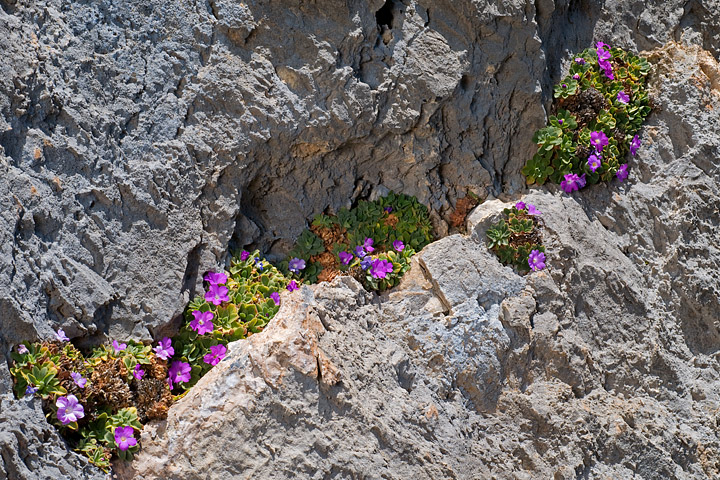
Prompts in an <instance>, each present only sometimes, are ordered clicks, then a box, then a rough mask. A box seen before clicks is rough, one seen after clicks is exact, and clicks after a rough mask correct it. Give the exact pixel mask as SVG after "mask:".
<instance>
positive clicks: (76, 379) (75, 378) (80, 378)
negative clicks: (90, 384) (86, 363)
mask: <svg viewBox="0 0 720 480" xmlns="http://www.w3.org/2000/svg"><path fill="white" fill-rule="evenodd" d="M70 376H71V377H72V379H73V382H75V385H77V386H78V387H80V388H85V384H86V383H87V378H83V376H82V375H80V374H79V373H77V372H72V373H71V374H70Z"/></svg>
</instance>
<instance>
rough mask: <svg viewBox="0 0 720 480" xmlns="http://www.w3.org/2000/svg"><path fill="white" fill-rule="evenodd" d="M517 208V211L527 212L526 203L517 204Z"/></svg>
mask: <svg viewBox="0 0 720 480" xmlns="http://www.w3.org/2000/svg"><path fill="white" fill-rule="evenodd" d="M515 208H516V209H517V210H525V202H517V203H516V204H515Z"/></svg>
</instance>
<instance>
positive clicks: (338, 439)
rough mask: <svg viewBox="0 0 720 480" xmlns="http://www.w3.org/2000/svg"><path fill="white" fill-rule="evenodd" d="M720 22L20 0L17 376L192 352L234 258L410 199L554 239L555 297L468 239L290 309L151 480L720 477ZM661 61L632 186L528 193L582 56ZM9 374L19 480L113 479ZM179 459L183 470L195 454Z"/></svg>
mask: <svg viewBox="0 0 720 480" xmlns="http://www.w3.org/2000/svg"><path fill="white" fill-rule="evenodd" d="M719 25H720V4H718V2H717V1H706V2H700V1H690V2H679V1H673V2H662V3H661V4H658V5H654V6H653V5H646V2H639V1H638V2H634V1H606V2H589V1H578V2H562V1H558V2H555V1H552V0H541V1H536V2H519V1H515V2H512V1H507V2H500V3H493V4H490V3H487V2H477V1H469V0H467V1H465V0H463V1H435V2H423V1H414V0H406V1H404V2H400V1H392V0H389V1H387V2H385V3H383V2H382V1H370V2H338V1H331V2H321V3H320V2H312V1H308V2H305V1H301V2H295V3H293V2H285V1H272V2H264V1H258V2H247V3H240V2H233V1H229V0H214V1H209V2H173V3H165V2H111V1H100V2H87V3H86V2H61V1H44V2H25V1H23V0H17V1H8V0H0V51H2V53H3V61H2V62H0V169H1V170H2V172H3V174H2V180H0V205H2V209H1V210H0V212H2V218H3V220H2V222H0V239H1V241H0V248H1V250H0V266H1V268H0V286H2V287H3V288H2V289H1V290H0V332H1V333H0V349H1V350H2V352H3V354H5V355H7V353H8V352H9V350H10V348H11V346H12V345H14V344H16V343H17V342H19V341H22V340H34V339H37V338H48V337H50V336H51V334H52V330H53V329H56V328H58V327H60V326H61V327H63V328H64V329H65V331H66V332H67V333H68V334H69V335H70V336H71V337H77V342H78V343H79V344H80V345H83V344H84V345H90V344H94V343H97V342H102V341H106V340H107V339H108V338H124V337H125V338H126V337H133V338H137V339H145V340H149V339H150V338H151V337H153V336H154V337H158V336H159V335H160V334H163V333H165V332H168V331H172V329H173V327H174V326H177V320H178V316H179V313H180V312H181V311H182V309H183V308H184V306H185V304H186V303H187V300H188V299H189V298H190V296H192V295H194V294H195V293H197V291H198V289H199V286H200V280H201V275H202V273H203V272H204V271H206V270H208V269H210V268H213V267H216V266H218V265H222V263H223V262H224V260H225V258H226V255H227V251H228V248H229V247H233V246H247V245H252V246H257V247H261V248H263V249H264V250H266V251H268V252H269V253H270V255H271V257H272V256H273V255H277V256H281V255H282V254H283V253H284V252H285V251H286V250H287V249H288V247H289V246H290V244H291V241H292V239H293V237H294V236H295V235H297V234H298V233H299V232H300V230H301V229H302V228H303V227H304V225H305V222H306V221H307V219H308V218H309V217H310V216H311V215H313V214H314V213H318V212H321V211H324V210H326V209H329V210H334V209H337V208H339V207H341V206H346V205H349V204H350V203H352V202H353V201H355V200H357V199H359V198H366V197H372V196H373V195H377V194H379V193H382V192H384V191H385V189H393V190H396V191H402V192H404V193H408V194H411V195H415V196H417V197H418V198H419V199H420V200H421V201H422V202H423V203H425V204H427V205H428V206H430V207H431V209H432V210H433V211H434V212H435V224H436V229H437V231H438V233H440V234H444V233H447V225H446V223H445V220H444V219H445V218H446V216H447V213H448V212H449V210H450V209H451V207H452V205H453V204H454V203H455V201H456V200H457V199H458V198H459V197H462V196H463V195H465V193H466V192H467V191H473V192H475V193H477V194H479V195H480V196H481V197H482V198H485V197H486V196H488V195H490V196H494V197H500V198H502V199H504V200H509V199H510V198H513V199H515V198H518V199H519V198H521V197H520V196H521V195H523V196H524V197H523V198H525V197H527V199H528V200H529V201H531V202H533V203H535V204H536V205H538V208H539V209H540V210H541V211H542V212H543V214H544V217H543V218H544V219H545V223H546V233H545V238H546V246H547V250H548V258H549V262H548V263H549V268H548V270H547V271H546V272H544V273H539V274H532V275H529V276H526V277H520V276H517V275H516V274H514V273H513V272H512V271H510V270H508V269H506V268H503V267H501V266H500V265H499V264H498V263H497V261H496V260H495V258H494V257H493V256H491V255H490V254H489V253H488V252H487V251H486V249H485V247H484V245H483V244H482V241H483V231H484V228H486V227H487V222H488V219H491V218H492V217H493V215H494V214H496V213H497V212H498V209H499V208H501V205H499V202H498V201H489V202H487V203H485V204H483V205H481V206H480V207H479V209H478V210H477V211H476V212H474V213H473V215H472V216H471V217H470V218H469V232H470V235H469V236H467V237H463V236H450V237H447V238H444V239H442V240H440V241H439V242H436V243H434V244H432V245H431V246H429V247H427V248H426V249H425V250H424V251H423V252H422V253H421V254H420V255H419V256H418V257H417V262H416V265H415V266H414V267H413V270H412V272H411V274H410V275H409V276H408V278H407V279H406V281H405V282H404V284H403V285H402V286H401V287H400V288H398V289H397V290H395V291H392V292H390V293H389V294H387V295H384V296H382V297H373V296H372V295H369V294H367V293H365V292H364V291H362V290H361V289H360V288H359V286H358V285H357V284H355V283H353V282H352V281H349V280H348V279H338V280H336V281H335V282H334V283H333V284H329V285H319V286H315V287H312V288H303V289H302V291H301V292H296V293H299V295H297V296H296V297H292V296H287V298H284V305H283V307H282V309H281V311H280V313H279V314H278V316H277V317H276V319H275V320H274V322H275V323H274V324H273V325H272V326H271V327H270V328H269V329H268V330H267V331H266V332H264V333H263V334H261V335H257V336H255V337H252V338H251V339H250V340H248V341H244V342H239V343H237V344H235V345H233V347H232V348H231V350H230V352H231V354H230V358H229V359H227V360H226V361H224V362H222V363H221V364H220V365H218V367H216V368H215V369H214V370H213V371H212V372H211V374H210V375H208V376H207V377H205V378H204V379H203V380H202V381H201V383H200V384H198V386H197V387H195V388H194V389H193V391H192V392H191V393H190V394H189V395H188V396H187V397H186V398H184V399H183V400H181V401H180V402H178V404H176V405H175V406H174V407H173V409H171V413H170V416H169V418H168V420H167V422H166V423H165V424H162V425H155V426H154V427H152V428H149V429H148V430H147V432H146V433H145V435H144V437H143V441H142V442H143V451H142V453H141V455H140V457H139V458H138V460H137V461H136V462H135V463H134V464H133V465H123V466H121V467H120V468H119V472H120V473H121V474H122V475H125V476H128V477H130V476H132V475H135V476H136V477H138V478H193V475H196V476H197V477H198V478H206V477H207V476H211V477H212V475H216V476H217V478H228V477H229V476H230V477H232V476H236V477H238V478H245V477H250V476H254V477H256V478H294V477H298V476H300V477H303V478H333V477H335V478H356V477H357V478H409V477H412V476H418V477H419V478H492V477H493V476H494V477H497V478H558V479H560V478H606V477H609V478H632V477H633V475H636V476H637V477H638V478H648V479H649V478H678V479H682V478H698V479H701V478H713V477H716V476H718V475H720V473H719V472H720V454H719V453H718V452H719V451H720V439H719V438H718V434H717V430H718V422H720V417H718V408H719V405H718V395H719V394H718V391H720V389H719V388H718V387H720V366H719V365H718V360H719V359H718V352H720V347H719V346H720V313H718V312H720V301H719V297H720V282H719V281H718V278H717V272H718V271H719V270H720V240H719V235H718V233H717V232H718V225H719V222H720V220H719V219H720V187H719V184H720V181H719V177H720V174H719V171H720V148H719V147H720V124H719V123H720V121H719V119H718V118H719V117H718V113H717V112H718V109H719V108H720V67H719V66H718V57H719V56H720V26H719ZM597 40H602V41H604V42H606V43H610V44H613V45H617V46H621V47H624V48H628V49H632V50H636V51H641V50H647V52H646V55H647V56H648V58H649V59H650V61H651V63H652V64H653V72H652V74H651V77H650V88H651V92H652V98H653V101H654V107H655V108H654V111H653V114H652V115H651V116H650V117H649V119H648V123H647V126H646V127H645V129H644V133H643V141H644V146H643V148H642V149H641V151H640V153H639V155H638V157H637V160H636V161H633V162H631V175H630V178H629V180H628V181H627V182H626V183H624V184H622V185H621V186H619V185H617V184H610V185H596V186H593V187H591V188H590V189H587V190H583V191H582V192H580V193H576V194H573V195H571V196H564V195H560V193H559V192H557V191H556V189H555V188H554V187H552V186H549V187H544V188H541V189H533V190H532V191H530V192H527V191H526V189H525V187H524V179H523V177H522V176H521V175H520V174H519V169H520V168H521V167H522V165H523V164H524V162H525V161H526V160H527V158H529V156H531V155H532V153H533V151H534V145H533V144H532V142H531V136H532V133H533V132H534V130H535V129H537V128H538V127H540V126H542V125H544V123H545V119H546V107H548V106H549V101H550V98H551V86H552V83H553V81H555V80H556V79H557V78H558V77H559V76H560V75H561V74H562V69H563V68H564V66H565V63H564V62H566V61H567V60H568V58H569V55H570V54H571V53H572V52H575V51H579V50H582V49H584V48H585V47H587V46H589V45H590V44H591V43H592V42H593V41H597ZM2 362H3V364H1V365H0V422H1V423H2V427H3V428H2V434H0V453H1V455H0V456H1V457H2V460H3V462H1V463H0V475H4V476H7V477H8V478H90V477H93V476H99V474H98V473H96V472H97V471H95V470H93V469H92V468H90V467H88V466H87V465H85V464H84V462H83V461H82V460H81V459H79V457H77V456H76V455H75V454H73V453H72V452H70V451H68V449H67V448H66V447H65V445H64V444H63V442H62V440H61V439H60V438H59V437H58V436H57V434H56V433H55V431H54V429H53V428H52V427H50V426H48V425H47V424H45V422H44V420H43V418H42V414H41V413H40V410H39V409H38V406H37V405H35V406H33V404H32V403H29V404H28V403H27V402H23V401H17V400H14V399H13V397H12V393H11V392H10V388H9V386H10V380H9V373H8V370H7V368H6V365H5V364H4V362H5V359H3V360H2ZM181 439H182V441H180V440H181ZM0 478H2V477H0Z"/></svg>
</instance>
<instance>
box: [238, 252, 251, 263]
mask: <svg viewBox="0 0 720 480" xmlns="http://www.w3.org/2000/svg"><path fill="white" fill-rule="evenodd" d="M249 256H250V252H248V251H247V250H243V251H242V252H240V260H241V261H243V262H244V261H245V260H247V259H248V257H249Z"/></svg>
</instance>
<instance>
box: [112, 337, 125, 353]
mask: <svg viewBox="0 0 720 480" xmlns="http://www.w3.org/2000/svg"><path fill="white" fill-rule="evenodd" d="M113 348H114V349H115V353H117V352H122V351H123V350H125V349H126V348H127V343H118V341H117V340H113Z"/></svg>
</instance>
